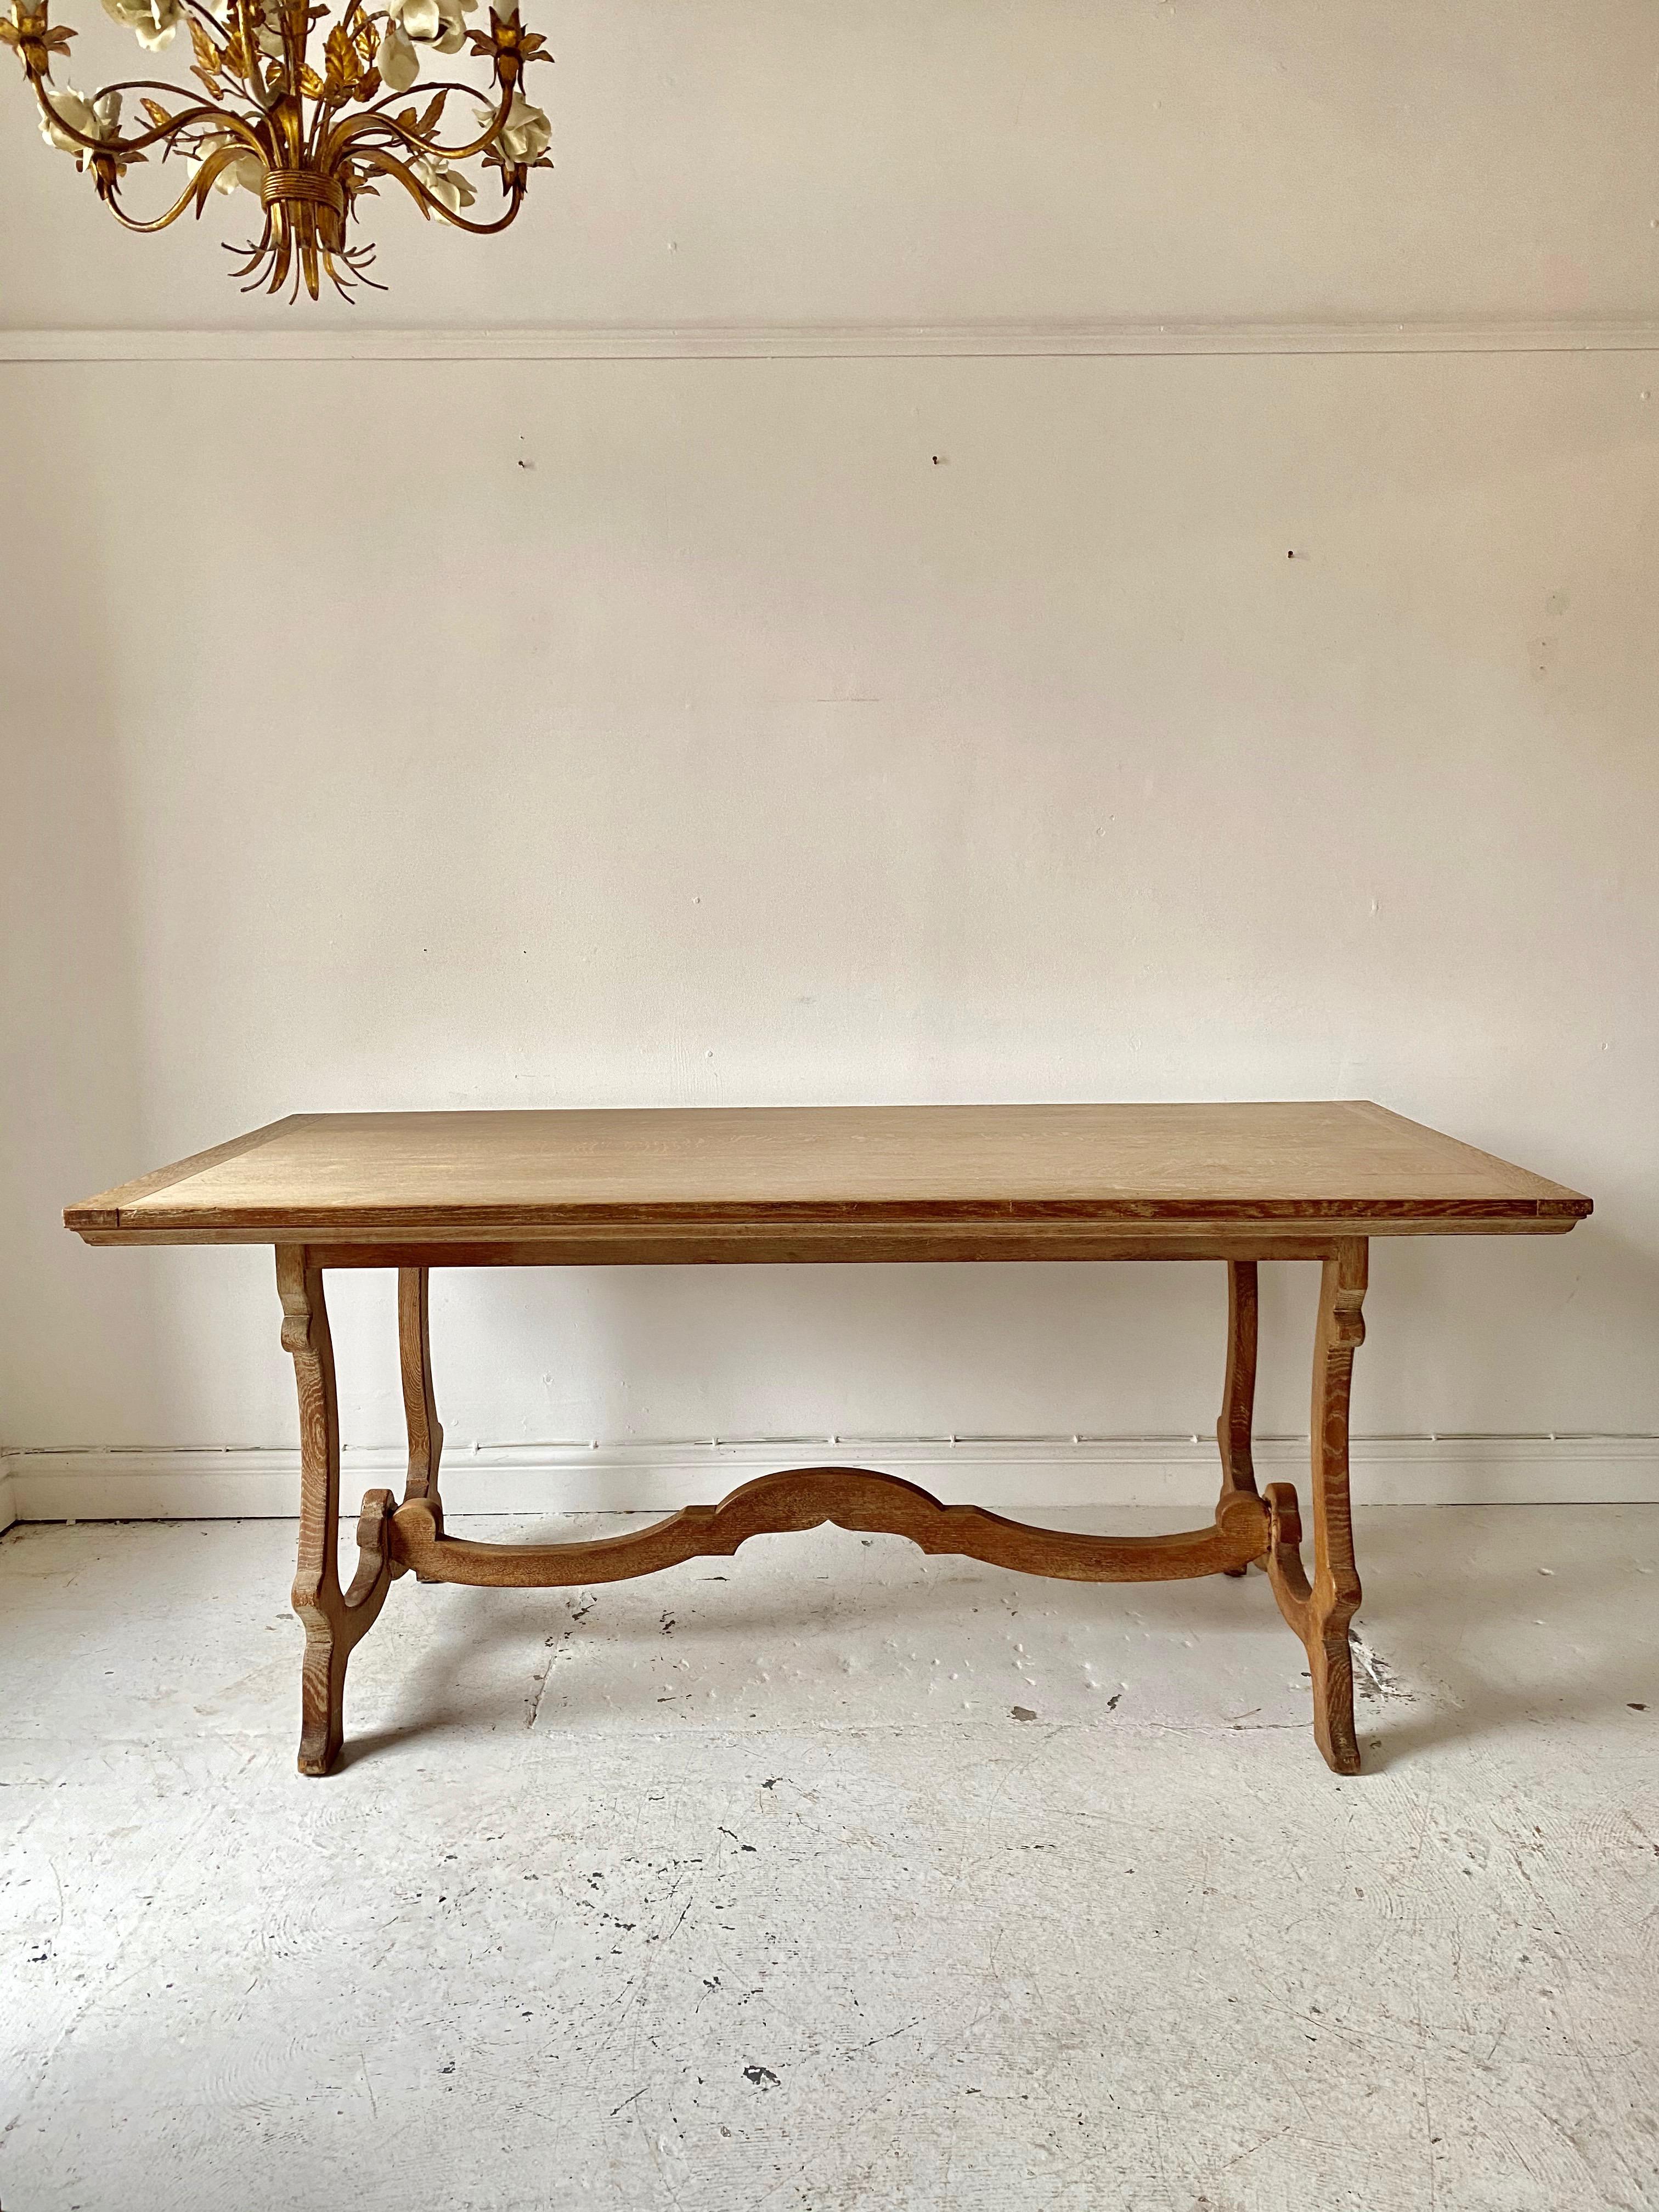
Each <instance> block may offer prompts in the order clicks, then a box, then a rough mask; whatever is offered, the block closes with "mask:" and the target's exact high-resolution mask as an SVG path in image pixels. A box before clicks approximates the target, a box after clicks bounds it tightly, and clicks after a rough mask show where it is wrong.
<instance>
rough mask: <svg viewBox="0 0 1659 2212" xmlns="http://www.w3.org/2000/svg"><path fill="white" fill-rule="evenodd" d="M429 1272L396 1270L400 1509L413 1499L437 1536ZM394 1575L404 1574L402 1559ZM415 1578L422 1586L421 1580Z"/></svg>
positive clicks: (438, 1439)
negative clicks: (403, 1451) (405, 1452)
mask: <svg viewBox="0 0 1659 2212" xmlns="http://www.w3.org/2000/svg"><path fill="white" fill-rule="evenodd" d="M398 1358H399V1360H400V1362H401V1364H402V1368H403V1380H404V1427H405V1428H406V1430H407V1431H408V1432H409V1479H408V1480H407V1482H406V1483H405V1484H404V1504H405V1505H411V1504H415V1502H416V1500H417V1499H418V1500H419V1501H421V1502H422V1504H426V1505H428V1506H429V1507H430V1508H431V1511H432V1519H433V1524H434V1526H435V1528H436V1530H437V1533H438V1534H439V1535H442V1534H443V1532H444V1509H443V1500H442V1499H441V1498H440V1497H439V1495H438V1461H439V1459H440V1457H441V1455H442V1452H443V1448H444V1425H443V1423H442V1422H441V1420H440V1419H438V1401H437V1399H436V1397H435V1395H434V1392H433V1388H432V1328H431V1322H430V1318H429V1316H428V1270H427V1269H426V1268H424V1267H399V1268H398ZM407 1571H408V1570H407V1569H406V1568H405V1566H404V1563H403V1561H402V1560H401V1559H399V1560H398V1561H396V1562H395V1563H394V1565H393V1566H392V1573H393V1574H394V1575H401V1574H404V1573H406V1572H407ZM429 1579H430V1577H428V1576H425V1575H417V1576H416V1580H417V1581H419V1582H426V1581H428V1580H429Z"/></svg>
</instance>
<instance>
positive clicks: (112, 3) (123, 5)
mask: <svg viewBox="0 0 1659 2212" xmlns="http://www.w3.org/2000/svg"><path fill="white" fill-rule="evenodd" d="M104 13H105V14H106V15H107V16H108V17H109V19H110V21H112V23H119V24H120V25H121V27H122V28H123V29H124V30H128V31H131V32H132V33H133V34H134V36H135V37H136V38H137V41H138V43H139V45H140V46H144V47H146V48H148V49H149V52H151V53H154V52H155V50H156V48H157V47H158V46H171V45H172V44H173V33H175V32H176V31H177V29H178V28H179V24H180V23H182V22H183V21H184V20H185V11H184V7H183V5H182V0H104Z"/></svg>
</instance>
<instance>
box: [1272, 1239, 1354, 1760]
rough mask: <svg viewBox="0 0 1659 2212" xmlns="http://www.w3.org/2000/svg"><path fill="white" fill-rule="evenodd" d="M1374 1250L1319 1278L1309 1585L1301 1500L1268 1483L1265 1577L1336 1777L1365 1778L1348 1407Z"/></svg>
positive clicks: (1330, 1266) (1335, 1263)
mask: <svg viewBox="0 0 1659 2212" xmlns="http://www.w3.org/2000/svg"><path fill="white" fill-rule="evenodd" d="M1367 1252H1368V1247H1367V1244H1366V1241H1365V1239H1364V1237H1343V1238H1341V1239H1340V1240H1339V1242H1338V1243H1337V1246H1336V1249H1335V1250H1334V1253H1333V1254H1332V1255H1331V1257H1330V1258H1329V1259H1328V1260H1327V1261H1325V1262H1324V1263H1323V1269H1322V1275H1321V1279H1320V1290H1319V1329H1318V1334H1317V1336H1316V1340H1315V1346H1314V1375H1313V1407H1312V1416H1311V1420H1310V1431H1311V1449H1312V1462H1313V1464H1312V1468H1311V1475H1312V1488H1313V1523H1314V1571H1313V1580H1312V1582H1311V1583H1310V1582H1309V1579H1308V1576H1307V1571H1306V1570H1305V1568H1304V1565H1303V1563H1302V1550H1301V1542H1302V1529H1301V1522H1300V1519H1299V1516H1298V1515H1297V1500H1296V1492H1295V1490H1294V1489H1293V1488H1292V1487H1291V1485H1290V1484H1289V1483H1287V1482H1275V1483H1271V1484H1269V1486H1268V1488H1267V1510H1268V1516H1269V1532H1270V1542H1269V1548H1268V1553H1267V1574H1268V1577H1269V1579H1270V1580H1271V1582H1272V1583H1273V1595H1274V1596H1275V1597H1276V1598H1277V1599H1278V1601H1279V1611H1280V1612H1281V1613H1283V1614H1284V1616H1285V1620H1288V1621H1289V1623H1290V1624H1291V1627H1292V1628H1293V1629H1295V1631H1296V1632H1297V1635H1298V1636H1299V1637H1300V1638H1302V1641H1303V1644H1304V1646H1305V1647H1306V1649H1307V1653H1308V1668H1309V1672H1310V1674H1311V1676H1312V1678H1313V1700H1314V1740H1315V1741H1316V1743H1317V1744H1318V1746H1319V1748H1320V1750H1321V1752H1322V1753H1323V1754H1324V1758H1325V1763H1326V1765H1328V1767H1330V1768H1331V1770H1332V1771H1333V1772H1334V1773H1337V1774H1358V1771H1359V1744H1358V1739H1357V1738H1356V1736H1355V1735H1354V1725H1353V1660H1352V1653H1351V1651H1350V1648H1349V1644H1348V1623H1349V1622H1350V1621H1351V1620H1352V1618H1353V1615H1354V1611H1355V1608H1356V1607H1358V1603H1359V1599H1360V1588H1359V1575H1358V1570H1357V1568H1356V1567H1355V1565H1354V1556H1353V1515H1352V1508H1351V1505H1350V1503H1349V1498H1348V1401H1349V1394H1350V1391H1351V1389H1352V1381H1353V1356H1354V1352H1355V1351H1356V1350H1357V1349H1358V1346H1360V1345H1361V1344H1363V1343H1364V1340H1365V1323H1364V1317H1363V1315H1362V1312H1361V1308H1362V1307H1363V1305H1364V1298H1365V1277H1366V1259H1367Z"/></svg>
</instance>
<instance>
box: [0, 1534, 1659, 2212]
mask: <svg viewBox="0 0 1659 2212" xmlns="http://www.w3.org/2000/svg"><path fill="white" fill-rule="evenodd" d="M1069 1517H1070V1519H1071V1520H1072V1522H1073V1525H1078V1526H1105V1525H1108V1519H1109V1522H1110V1525H1113V1526H1116V1527H1125V1526H1127V1527H1136V1526H1145V1525H1146V1522H1145V1521H1143V1520H1141V1519H1139V1517H1138V1516H1133V1515H1123V1514H1121V1513H1120V1514H1115V1515H1113V1516H1080V1515H1079V1516H1069ZM491 1525H492V1524H485V1523H482V1522H469V1523H468V1524H467V1525H466V1533H468V1534H482V1533H485V1530H486V1528H487V1527H489V1526H491ZM531 1525H532V1524H529V1523H522V1522H521V1523H498V1524H493V1527H494V1528H495V1529H496V1530H500V1531H508V1530H510V1531H511V1533H514V1534H519V1533H524V1532H525V1531H526V1529H527V1528H529V1527H530V1526H531ZM536 1525H538V1526H539V1527H542V1528H545V1527H547V1525H548V1524H546V1523H539V1524H536ZM612 1525H615V1524H614V1523H613V1522H605V1521H603V1520H601V1519H600V1517H599V1516H580V1517H579V1521H573V1522H563V1523H561V1524H559V1527H560V1530H561V1533H564V1534H590V1533H598V1532H599V1530H600V1529H601V1528H605V1527H609V1526H612ZM1360 1539H1361V1546H1362V1549H1361V1555H1360V1556H1361V1563H1362V1567H1363V1568H1364V1571H1365V1573H1366V1579H1367V1585H1368V1589H1369V1591H1370V1595H1369V1596H1368V1599H1367V1602H1366V1605H1365V1607H1364V1612H1363V1613H1362V1615H1361V1620H1360V1626H1361V1628H1362V1630H1363V1632H1364V1654H1363V1660H1364V1663H1363V1665H1362V1670H1361V1671H1362V1679H1363V1680H1364V1697H1363V1699H1362V1715H1363V1721H1362V1741H1364V1743H1365V1745H1366V1746H1367V1747H1368V1748H1367V1757H1368V1760H1369V1762H1370V1769H1371V1771H1370V1772H1368V1773H1367V1774H1365V1775H1364V1776H1363V1777H1361V1778H1358V1780H1353V1781H1338V1780H1336V1779H1335V1778H1334V1777H1332V1776H1331V1775H1329V1774H1328V1772H1327V1771H1325V1769H1324V1767H1323V1766H1322V1765H1321V1764H1320V1762H1319V1760H1318V1759H1317V1758H1316V1755H1315V1753H1314V1750H1313V1747H1312V1743H1311V1741H1310V1736H1309V1734H1308V1729H1307V1696H1308V1692H1307V1683H1306V1680H1305V1679H1304V1676H1303V1674H1302V1671H1301V1654H1300V1652H1299V1650H1297V1646H1296V1644H1294V1642H1293V1641H1292V1640H1291V1637H1290V1635H1289V1632H1287V1631H1286V1630H1285V1628H1284V1626H1283V1625H1282V1624H1281V1623H1280V1621H1279V1618H1278V1615H1277V1613H1275V1611H1274V1608H1273V1602H1272V1599H1271V1596H1270V1595H1269V1593H1268V1590H1267V1585H1266V1583H1265V1582H1263V1581H1262V1580H1261V1577H1259V1576H1254V1575H1253V1576H1251V1577H1249V1579H1248V1580H1246V1581H1245V1582H1243V1583H1231V1582H1226V1581H1223V1580H1220V1579H1216V1580H1212V1581H1209V1582H1205V1583H1192V1584H1186V1585H1162V1586H1158V1587H1155V1588H1140V1589H1134V1588H1127V1587H1118V1588H1116V1589H1088V1588H1085V1587H1081V1586H1072V1585H1066V1584H1061V1583H1037V1582H1034V1581H1030V1580H1025V1579H1022V1578H1019V1577H1014V1576H1012V1575H1008V1574H1003V1573H1000V1572H998V1571H994V1570H993V1569H989V1568H984V1567H980V1566H976V1565H971V1564H969V1563H967V1562H962V1561H954V1560H934V1561H927V1560H925V1559H922V1558H921V1556H920V1555H919V1554H918V1553H915V1551H914V1550H912V1549H911V1548H910V1547H908V1545H906V1544H904V1543H902V1542H901V1541H897V1540H896V1539H888V1538H880V1539H876V1540H866V1539H860V1538H859V1537H856V1536H848V1535H846V1534H842V1533H840V1532H838V1531H835V1530H823V1531H820V1532H818V1533H817V1534H814V1535H812V1536H807V1537H800V1536H792V1537H776V1538H766V1539H763V1540H761V1541H757V1542H754V1543H751V1544H750V1545H749V1546H747V1547H745V1549H744V1551H743V1552H742V1553H740V1554H739V1555H738V1558H737V1559H734V1560H732V1561H731V1562H729V1563H727V1562H725V1561H718V1560H717V1561H712V1562H711V1561H697V1562H693V1563H691V1564H690V1565H687V1566H684V1567H682V1568H678V1569H676V1570H674V1571H671V1573H668V1574H665V1575H663V1576H660V1577H655V1578H653V1579H652V1580H649V1581H644V1582H639V1583H626V1584H619V1585H614V1586H611V1587H610V1588H607V1589H601V1590H599V1591H586V1592H571V1593H568V1594H566V1593H545V1594H540V1595H538V1594H534V1593H517V1592H513V1593H509V1592H496V1591H476V1592H475V1591H467V1590H460V1589H422V1588H419V1587H417V1586H416V1584H415V1583H413V1582H412V1581H404V1582H403V1583H399V1584H398V1586H397V1588H396V1589H394V1590H393V1592H392V1598H391V1601H390V1602H389V1604H388V1606H387V1609H386V1613H385V1614H384V1615H383V1616H382V1619H381V1621H380V1625H379V1626H377V1628H376V1630H375V1632H374V1635H373V1636H372V1637H371V1638H369V1639H368V1642H367V1643H366V1644H363V1645H362V1648H361V1649H360V1650H359V1651H358V1652H357V1654H356V1656H355V1658H354V1660H353V1662H352V1672H351V1678H350V1688H349V1692H348V1699H347V1726H348V1730H349V1737H350V1751H349V1764H348V1765H346V1767H345V1768H344V1769H343V1771H341V1772H340V1773H339V1774H338V1775H337V1777H335V1778H332V1779H331V1780H329V1781H326V1782H301V1780H299V1779H298V1778H296V1776H295V1771H294V1749H295V1732H296V1725H297V1703H298V1696H297V1675H298V1650H299V1631H298V1628H297V1626H296V1624H295V1621H294V1620H293V1617H292V1615H291V1614H290V1613H289V1612H288V1610H287V1607H286V1604H285V1591H286V1584H287V1580H288V1576H289V1571H290V1565H291V1552H292V1542H293V1530H292V1528H290V1527H289V1526H288V1525H287V1524H283V1523H281V1522H240V1523H236V1522H228V1523H227V1522H221V1523H205V1522H198V1523H191V1524H182V1525H168V1526H155V1525H149V1526H142V1525H139V1526H134V1525H130V1526H125V1527H95V1526H83V1527H81V1528H56V1527H39V1528H15V1529H13V1530H12V1531H11V1532H10V1533H9V1534H8V1535H7V1536H6V1537H5V1538H4V1539H3V1540H0V1680H3V1683H4V1686H5V1696H4V1705H5V1711H4V1717H3V1723H0V1726H3V1741H0V1784H3V1787H0V2203H3V2204H4V2206H5V2212H72V2208H75V2207H80V2208H82V2212H113V2209H114V2208H116V2207H120V2208H122V2212H150V2208H152V2207H154V2208H156V2212H162V2208H165V2212H196V2208H207V2207H235V2208H237V2212H289V2208H294V2212H301V2208H304V2212H312V2208H314V2207H317V2206H319V2205H322V2204H325V2203H329V2204H331V2203H337V2202H341V2201H344V2202H347V2203H349V2204H350V2205H352V2206H353V2207H355V2208H362V2212H379V2208H381V2207H385V2208H387V2212H391V2208H394V2207H395V2208H397V2212H427V2208H442V2212H459V2208H464V2207H478V2208H481V2212H483V2208H487V2212H516V2208H520V2207H522V2208H526V2212H528V2208H532V2207H534V2208H536V2212H548V2208H555V2209H556V2212H578V2208H580V2212H590V2208H610V2207H627V2208H635V2207H638V2208H641V2212H643V2208H652V2212H655V2208H658V2207H678V2208H681V2212H748V2208H755V2212H759V2208H762V2207H764V2208H767V2212H809V2209H810V2212H875V2208H878V2207H879V2208H883V2212H887V2208H895V2207H899V2208H904V2212H933V2208H939V2212H945V2208H957V2207H961V2208H975V2209H977V2208H981V2207H983V2208H987V2212H989V2208H993V2207H994V2208H996V2212H1085V2208H1086V2212H1102V2209H1103V2212H1293V2209H1294V2212H1310V2208H1311V2212H1346V2208H1349V2207H1352V2208H1353V2212H1534V2208H1537V2212H1599V2208H1601V2207H1619V2208H1621V2212H1622V2209H1623V2208H1631V2209H1632V2212H1637V2208H1646V2207H1650V2206H1659V2006H1656V2004H1655V2002H1654V1992H1655V1990H1656V1987H1659V1657H1656V1655H1659V1604H1656V1600H1659V1577H1656V1567H1659V1508H1653V1507H1638V1506H1607V1507H1600V1508H1595V1509H1580V1510H1577V1511H1575V1512H1574V1513H1572V1514H1571V1515H1567V1514H1564V1513H1559V1512H1557V1511H1553V1510H1547V1509H1544V1508H1536V1507H1534V1508H1482V1509H1459V1510H1451V1509H1439V1510H1434V1509H1423V1510H1417V1509H1410V1510H1407V1509H1401V1508H1395V1509H1386V1510H1372V1511H1370V1512H1367V1513H1365V1514H1364V1515H1362V1516H1361V1528H1360Z"/></svg>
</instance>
